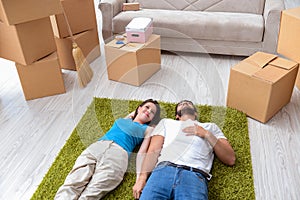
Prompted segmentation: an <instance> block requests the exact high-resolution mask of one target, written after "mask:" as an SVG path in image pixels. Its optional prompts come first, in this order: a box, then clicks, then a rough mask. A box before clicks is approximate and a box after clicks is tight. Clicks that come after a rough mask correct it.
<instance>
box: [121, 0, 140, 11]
mask: <svg viewBox="0 0 300 200" xmlns="http://www.w3.org/2000/svg"><path fill="white" fill-rule="evenodd" d="M122 10H123V11H137V10H140V3H139V2H134V3H123V7H122Z"/></svg>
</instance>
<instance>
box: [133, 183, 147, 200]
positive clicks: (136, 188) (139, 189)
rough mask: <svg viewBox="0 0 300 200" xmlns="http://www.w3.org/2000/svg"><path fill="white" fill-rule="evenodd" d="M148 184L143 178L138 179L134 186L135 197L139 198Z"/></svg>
mask: <svg viewBox="0 0 300 200" xmlns="http://www.w3.org/2000/svg"><path fill="white" fill-rule="evenodd" d="M145 185H146V181H145V180H142V179H138V180H137V181H136V182H135V184H134V186H133V189H132V191H133V196H134V198H135V199H139V198H140V196H141V193H142V190H143V188H144V187H145Z"/></svg>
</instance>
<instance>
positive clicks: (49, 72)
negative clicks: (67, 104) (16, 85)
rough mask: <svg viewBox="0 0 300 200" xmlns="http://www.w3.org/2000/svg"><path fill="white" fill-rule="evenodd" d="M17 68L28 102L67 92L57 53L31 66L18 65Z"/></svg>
mask: <svg viewBox="0 0 300 200" xmlns="http://www.w3.org/2000/svg"><path fill="white" fill-rule="evenodd" d="M16 67H17V71H18V74H19V78H20V81H21V85H22V88H23V93H24V96H25V99H26V100H31V99H36V98H41V97H46V96H51V95H56V94H62V93H65V92H66V90H65V85H64V80H63V77H62V72H61V69H60V67H59V62H58V57H57V54H56V53H52V54H51V55H49V56H47V57H45V58H43V59H41V60H39V61H37V62H34V63H33V64H31V65H21V64H17V63H16Z"/></svg>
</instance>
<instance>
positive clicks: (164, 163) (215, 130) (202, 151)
mask: <svg viewBox="0 0 300 200" xmlns="http://www.w3.org/2000/svg"><path fill="white" fill-rule="evenodd" d="M175 111H176V119H178V120H179V121H178V120H173V119H162V120H161V121H160V122H159V124H158V125H157V126H156V127H155V129H154V130H153V132H152V134H151V135H152V137H151V142H150V146H149V149H148V151H147V154H146V156H145V158H144V161H143V164H142V171H141V173H140V175H139V177H138V178H137V180H136V183H135V185H134V187H133V195H134V198H136V199H140V200H145V199H148V200H152V199H185V200H189V199H190V200H197V199H199V200H200V199H201V200H203V199H208V189H207V181H208V180H210V178H211V175H210V174H209V172H210V170H211V167H212V163H213V159H214V153H215V154H216V155H217V157H218V158H219V159H220V160H221V161H222V162H223V163H225V164H227V165H234V163H235V153H234V150H233V148H232V147H231V145H230V144H229V142H228V141H227V139H226V137H225V136H224V134H223V132H222V131H221V130H220V128H219V127H218V126H217V125H216V124H214V123H200V122H198V121H197V120H196V119H197V109H196V107H195V106H194V104H193V103H192V102H190V101H187V100H184V101H182V102H180V103H178V104H177V106H176V110H175ZM155 165H156V167H155ZM154 167H155V168H154ZM152 170H153V171H152ZM151 171H152V173H151V176H150V177H149V179H148V181H147V177H148V176H149V174H150V172H151ZM146 181H147V183H146ZM144 186H145V187H144Z"/></svg>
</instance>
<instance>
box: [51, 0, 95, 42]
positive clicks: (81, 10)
mask: <svg viewBox="0 0 300 200" xmlns="http://www.w3.org/2000/svg"><path fill="white" fill-rule="evenodd" d="M61 3H62V5H63V7H64V10H65V13H66V15H67V20H68V22H69V24H70V27H71V31H72V34H77V33H80V32H83V31H87V30H91V29H95V28H97V20H96V14H95V8H94V1H93V0H61ZM51 23H52V27H53V31H54V35H55V36H56V37H58V38H65V37H69V36H70V34H69V31H68V26H67V23H66V19H65V17H64V16H63V14H59V15H53V16H51Z"/></svg>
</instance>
